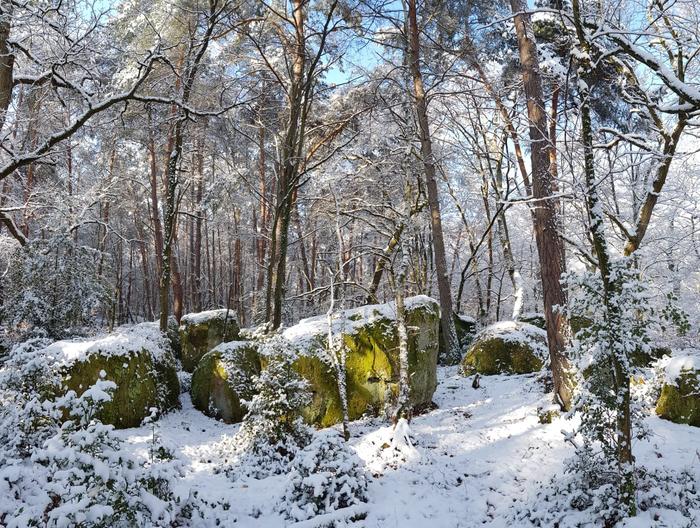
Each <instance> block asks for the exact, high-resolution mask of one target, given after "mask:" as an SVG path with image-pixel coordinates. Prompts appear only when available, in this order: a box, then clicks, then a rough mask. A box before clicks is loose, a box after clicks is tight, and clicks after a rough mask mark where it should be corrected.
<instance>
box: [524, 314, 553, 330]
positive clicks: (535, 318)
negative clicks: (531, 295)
mask: <svg viewBox="0 0 700 528" xmlns="http://www.w3.org/2000/svg"><path fill="white" fill-rule="evenodd" d="M519 321H520V322H522V323H527V324H531V325H533V326H536V327H537V328H541V329H542V330H546V329H547V321H545V318H544V314H543V313H539V312H529V313H526V314H523V315H521V316H520V319H519Z"/></svg>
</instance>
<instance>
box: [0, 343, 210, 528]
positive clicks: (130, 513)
mask: <svg viewBox="0 0 700 528" xmlns="http://www.w3.org/2000/svg"><path fill="white" fill-rule="evenodd" d="M45 345H46V342H45V340H33V341H30V342H27V343H24V344H22V345H19V346H17V347H15V349H14V350H13V351H12V353H11V357H10V359H9V360H8V363H6V365H5V366H4V368H3V369H2V370H1V371H0V428H1V430H0V525H2V526H8V527H18V528H19V527H26V526H56V527H60V526H86V527H88V526H89V527H92V526H108V525H117V526H145V527H158V526H163V527H165V526H173V525H177V524H178V523H181V521H182V520H183V519H188V518H190V517H192V518H197V517H198V516H199V511H200V502H198V501H197V500H196V499H195V498H192V497H186V498H184V499H181V498H180V497H177V496H176V495H175V494H174V493H173V492H172V489H171V484H172V483H173V482H174V481H175V480H176V479H179V478H181V476H182V474H183V473H182V469H181V467H180V465H179V464H178V462H177V461H176V460H171V459H161V458H160V457H153V456H152V457H151V460H143V459H140V458H137V457H134V456H131V455H129V454H128V453H127V452H126V451H125V450H124V449H123V444H122V441H121V440H120V439H119V437H117V436H116V435H115V434H114V428H113V427H112V426H109V425H104V424H102V423H101V422H100V421H99V420H97V419H95V416H96V413H97V412H98V410H99V409H100V407H101V406H102V404H104V403H105V402H107V401H109V400H111V398H112V393H113V391H114V389H115V388H116V385H115V384H114V383H113V382H111V381H107V380H105V379H99V380H97V382H96V383H95V384H94V385H93V386H91V387H89V388H87V389H86V390H85V391H84V392H83V393H82V394H81V395H80V396H78V395H77V394H76V393H75V392H74V391H68V392H67V393H66V394H65V395H63V396H60V397H55V394H56V393H55V392H54V390H55V388H56V386H57V385H58V384H60V382H61V380H60V376H59V375H58V374H57V373H56V372H57V370H56V369H55V368H53V367H54V366H55V364H54V362H53V360H52V358H47V357H46V355H45V353H46V348H45ZM53 359H55V358H53Z"/></svg>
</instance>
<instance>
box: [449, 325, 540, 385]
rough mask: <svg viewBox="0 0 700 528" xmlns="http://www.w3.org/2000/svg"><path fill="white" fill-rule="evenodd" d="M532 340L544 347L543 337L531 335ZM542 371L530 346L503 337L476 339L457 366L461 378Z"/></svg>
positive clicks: (488, 336)
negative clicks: (460, 372)
mask: <svg viewBox="0 0 700 528" xmlns="http://www.w3.org/2000/svg"><path fill="white" fill-rule="evenodd" d="M531 338H532V339H536V340H538V341H539V342H540V343H542V344H544V337H539V336H535V335H533V336H532V337H531ZM541 368H542V359H540V357H539V356H538V355H537V353H536V352H535V350H534V349H533V347H532V346H531V344H529V343H527V342H524V341H522V340H515V339H509V338H508V335H507V334H504V335H494V334H491V333H488V332H487V333H485V334H482V335H481V336H477V337H476V340H475V341H474V343H472V346H471V347H470V348H469V350H468V351H467V354H466V355H465V356H464V359H463V360H462V364H461V371H462V373H463V374H464V375H465V376H470V375H472V374H475V373H477V372H478V373H480V374H485V375H493V374H527V373H530V372H537V371H538V370H540V369H541Z"/></svg>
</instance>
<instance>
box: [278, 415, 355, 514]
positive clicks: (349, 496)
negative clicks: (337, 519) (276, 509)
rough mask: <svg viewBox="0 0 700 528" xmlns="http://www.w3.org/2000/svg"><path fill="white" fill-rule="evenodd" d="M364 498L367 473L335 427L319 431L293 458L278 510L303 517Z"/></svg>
mask: <svg viewBox="0 0 700 528" xmlns="http://www.w3.org/2000/svg"><path fill="white" fill-rule="evenodd" d="M366 501H367V477H366V476H365V473H364V470H363V468H362V463H361V461H360V459H359V457H358V456H357V454H356V453H355V452H354V451H353V450H352V449H351V448H350V447H349V446H348V445H347V444H346V443H345V441H344V440H343V437H342V435H341V434H340V433H339V432H338V431H337V430H335V429H326V430H323V431H319V432H318V433H316V434H315V435H314V438H313V440H312V441H311V443H310V444H309V445H308V446H306V447H305V448H304V449H303V450H302V451H301V452H300V453H299V454H298V455H297V456H296V458H295V459H294V462H293V464H292V471H291V472H290V474H289V483H288V486H287V489H286V491H285V494H284V497H283V499H282V503H281V506H280V509H281V511H282V512H283V513H284V514H285V515H286V516H287V518H288V519H290V520H294V521H303V520H306V519H311V518H313V517H316V516H318V515H323V514H328V513H331V512H335V511H338V510H342V509H343V508H349V507H351V506H357V505H360V504H362V503H364V502H366Z"/></svg>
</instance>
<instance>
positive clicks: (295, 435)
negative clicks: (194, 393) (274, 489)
mask: <svg viewBox="0 0 700 528" xmlns="http://www.w3.org/2000/svg"><path fill="white" fill-rule="evenodd" d="M260 354H261V356H262V357H263V358H264V360H263V362H264V363H267V366H266V368H265V369H264V370H263V371H262V372H261V374H260V376H257V377H255V378H254V392H255V395H254V396H253V398H252V399H251V400H250V401H249V402H244V404H245V405H246V407H247V408H248V412H247V414H246V415H245V417H244V418H243V422H242V424H241V428H240V429H239V431H238V433H236V435H234V436H233V437H232V438H230V439H227V440H225V441H224V442H223V443H222V445H221V446H220V448H219V449H220V450H221V451H222V455H223V456H224V457H225V464H226V467H225V469H224V470H225V471H226V473H227V474H228V475H229V476H231V477H234V478H235V477H236V476H252V477H255V478H265V477H267V476H269V475H274V474H279V473H283V472H285V471H286V470H287V468H288V466H289V463H290V462H291V461H292V460H293V459H294V457H295V456H296V454H297V453H298V452H299V451H300V450H301V449H302V448H303V447H304V446H306V445H307V444H308V442H309V440H310V438H311V428H310V427H309V426H307V425H306V424H305V423H304V422H303V420H302V418H301V411H302V409H303V408H304V406H305V405H307V404H308V403H309V401H310V394H309V386H308V383H307V382H306V381H305V380H303V379H302V378H301V377H300V376H299V374H297V372H296V371H295V370H294V368H293V363H294V360H295V359H296V351H295V349H294V348H293V347H292V346H291V345H290V344H289V342H288V341H287V340H286V339H284V338H283V337H282V336H280V335H275V336H273V337H271V338H269V339H268V340H266V341H265V342H263V343H262V344H261V345H260Z"/></svg>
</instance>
